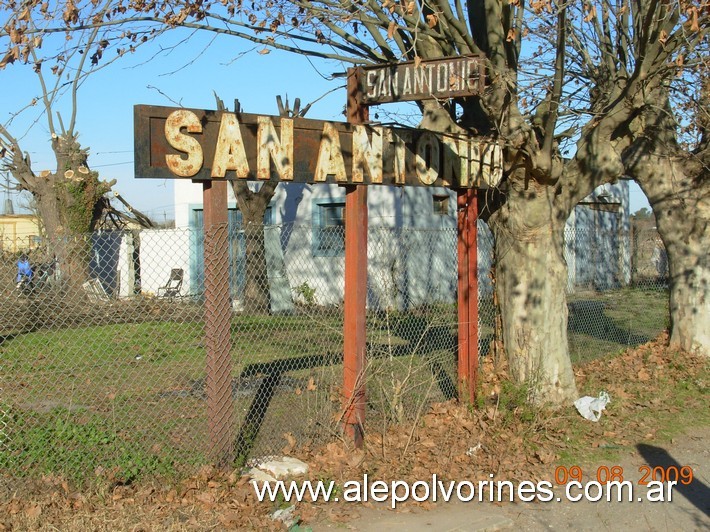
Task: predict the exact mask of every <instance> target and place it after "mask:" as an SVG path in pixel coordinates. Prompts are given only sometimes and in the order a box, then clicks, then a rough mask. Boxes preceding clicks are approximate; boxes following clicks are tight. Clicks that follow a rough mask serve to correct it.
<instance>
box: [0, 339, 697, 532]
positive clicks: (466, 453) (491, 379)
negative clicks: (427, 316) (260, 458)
mask: <svg viewBox="0 0 710 532" xmlns="http://www.w3.org/2000/svg"><path fill="white" fill-rule="evenodd" d="M667 342H668V338H667V336H665V335H664V336H661V337H659V338H658V339H656V340H655V341H653V342H649V343H648V344H645V345H643V346H640V347H639V348H637V349H631V350H628V351H626V352H624V353H622V354H620V355H618V356H614V357H607V358H603V359H599V360H595V361H593V362H590V363H588V364H585V365H582V366H578V367H576V368H575V374H576V376H577V382H578V386H579V389H580V392H581V393H582V394H583V395H593V396H594V395H597V394H598V393H599V391H601V390H605V391H607V392H609V394H610V395H611V398H612V402H611V403H610V404H609V405H608V407H607V410H605V412H604V415H603V416H602V418H601V421H600V422H599V423H590V422H588V421H586V420H584V419H583V418H582V417H581V416H579V415H578V414H577V412H576V411H575V410H574V407H572V406H571V405H570V407H569V408H568V409H566V410H563V411H554V412H553V411H535V412H532V414H533V415H531V410H530V407H526V406H525V405H524V404H519V403H516V402H506V401H504V400H503V399H504V398H502V396H501V394H505V384H504V382H505V379H506V368H505V364H499V365H494V364H493V362H492V361H491V360H490V359H486V360H485V361H484V362H483V363H482V365H481V368H480V372H479V375H480V376H481V377H480V382H479V396H480V398H481V401H480V403H481V404H479V405H477V407H476V408H473V409H472V408H469V407H468V406H466V405H459V404H457V403H456V402H453V401H452V402H445V403H438V404H434V405H432V406H431V408H430V409H429V411H428V412H427V413H426V414H425V415H424V416H422V417H421V419H419V420H418V422H417V423H414V422H412V421H410V422H409V423H404V424H402V425H396V426H390V427H388V428H387V430H384V431H379V432H378V431H376V430H374V427H372V426H371V427H370V432H369V433H368V434H367V435H366V440H367V447H366V450H365V451H359V450H356V449H354V448H352V447H349V446H348V445H347V444H344V443H343V442H341V441H337V442H331V443H328V444H326V445H323V446H319V447H310V448H301V449H300V450H298V447H297V441H296V438H295V437H294V436H293V435H292V434H290V433H286V434H284V439H285V441H286V443H287V445H286V448H285V449H284V450H288V451H289V452H294V453H295V454H296V456H298V457H299V458H301V459H303V460H304V461H306V462H308V463H309V465H310V467H311V470H310V477H311V479H314V480H316V479H320V480H324V479H325V480H334V481H336V483H339V484H340V485H341V486H342V482H344V481H346V480H358V479H362V476H363V475H364V474H365V473H367V474H368V476H369V478H371V479H377V480H385V481H389V480H395V479H397V480H405V481H409V482H414V481H416V480H426V479H431V476H432V475H433V474H436V475H437V477H438V478H439V479H440V480H442V481H447V480H455V481H460V480H472V481H481V480H484V481H487V480H491V476H490V475H493V479H494V480H510V481H513V482H515V481H521V480H531V481H537V480H543V479H545V480H552V476H553V475H554V469H555V464H556V463H558V460H559V457H560V455H561V454H562V453H563V452H566V451H569V447H571V446H577V447H578V448H580V447H582V446H583V447H584V448H605V447H619V446H621V447H623V446H632V445H634V444H636V443H638V442H639V441H644V440H653V439H654V438H656V437H657V434H658V429H659V427H658V423H657V422H656V421H655V420H656V417H657V415H658V413H660V412H666V413H669V414H670V415H673V414H674V412H677V411H679V410H680V409H681V408H699V409H701V408H703V406H704V407H705V408H707V399H706V397H707V393H702V392H703V390H707V379H708V377H707V375H708V373H707V372H708V360H707V359H704V358H702V357H695V356H693V355H691V354H687V353H682V352H678V351H675V350H673V349H669V348H667V347H666V345H667ZM680 382H684V383H688V386H695V387H696V388H698V389H699V390H700V392H701V393H695V394H690V395H689V397H688V398H684V400H685V403H683V404H680V405H679V404H678V398H674V397H673V396H672V393H673V390H674V389H676V388H674V385H675V384H677V383H680ZM310 388H311V387H310V386H308V387H307V388H306V390H307V391H310ZM693 401H696V402H697V404H693ZM703 402H704V403H705V404H704V405H703ZM1 481H2V479H0V482H1ZM1 487H2V486H0V488H1ZM6 491H7V490H6ZM8 493H11V496H10V497H8V498H7V500H6V502H0V515H2V516H3V517H2V518H0V531H2V530H12V529H28V528H29V529H33V528H42V527H44V528H47V527H49V528H51V527H56V528H59V529H86V528H94V529H96V528H98V529H100V528H101V526H103V525H106V524H107V523H111V524H114V525H116V524H117V523H120V525H118V527H119V528H122V529H145V530H153V529H166V528H172V529H177V530H184V529H202V528H217V529H232V530H235V529H280V528H282V524H281V523H279V522H274V521H273V520H272V519H271V518H270V517H269V514H270V513H271V512H272V511H273V510H274V508H273V505H271V504H269V503H259V502H258V501H257V500H256V497H255V495H254V492H253V489H252V487H251V486H250V485H249V482H248V479H247V478H246V477H242V476H241V475H240V472H238V471H233V472H228V473H225V472H222V471H219V470H217V469H215V468H212V467H203V468H201V469H200V470H199V471H197V472H196V473H195V474H194V475H193V476H192V477H190V478H187V479H185V480H183V481H182V482H180V483H178V484H173V485H170V484H168V485H162V484H150V485H148V484H141V485H135V486H115V487H114V488H112V489H111V490H110V491H109V492H107V493H93V494H90V495H89V494H82V493H79V492H77V491H74V490H73V489H72V488H71V486H69V484H68V483H67V482H66V481H64V480H62V479H60V478H57V477H54V476H48V477H45V478H43V479H40V480H38V481H34V482H33V483H30V482H28V483H27V484H26V485H23V486H13V487H12V491H11V492H9V491H8ZM412 504H415V503H412ZM403 509H404V510H405V511H406V505H403ZM318 514H322V515H324V516H325V517H327V518H328V519H330V520H331V521H336V522H348V521H351V520H353V519H355V518H356V517H357V515H356V514H357V509H356V508H355V507H353V506H352V505H343V504H333V503H329V504H327V505H325V504H322V503H321V504H299V505H298V508H297V515H298V516H299V517H300V518H301V519H303V520H304V521H305V522H306V523H307V522H310V521H311V520H312V519H314V518H315V517H316V516H317V515H318Z"/></svg>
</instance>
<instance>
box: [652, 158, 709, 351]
mask: <svg viewBox="0 0 710 532" xmlns="http://www.w3.org/2000/svg"><path fill="white" fill-rule="evenodd" d="M648 168H649V171H648V172H647V173H646V174H645V176H644V177H641V176H640V183H641V185H642V187H643V189H644V191H645V192H646V195H647V196H648V198H649V202H650V203H651V207H652V208H653V212H654V213H655V214H656V225H657V227H658V232H659V234H660V235H661V239H662V240H663V243H664V245H665V247H666V253H667V255H668V269H669V274H670V278H669V282H670V318H671V331H670V343H671V345H675V346H677V347H680V348H682V349H685V350H687V351H697V352H700V353H702V354H704V355H706V356H710V253H708V241H709V240H710V202H709V201H708V199H709V198H710V194H708V192H707V188H708V187H707V185H706V186H705V187H692V186H684V185H683V182H684V181H688V182H689V181H690V180H688V179H687V178H685V177H684V175H683V170H682V166H681V165H679V164H673V163H672V161H670V158H668V159H666V160H665V161H663V160H656V161H655V163H653V164H649V165H648ZM650 168H657V169H659V170H660V171H659V172H658V174H664V175H665V178H664V176H661V175H656V176H655V177H656V178H654V174H656V172H653V171H651V170H650ZM664 170H665V171H664ZM669 175H673V176H675V178H676V179H669V178H668V177H667V176H669ZM661 179H662V180H663V182H659V181H660V180H661ZM686 184H688V183H686Z"/></svg>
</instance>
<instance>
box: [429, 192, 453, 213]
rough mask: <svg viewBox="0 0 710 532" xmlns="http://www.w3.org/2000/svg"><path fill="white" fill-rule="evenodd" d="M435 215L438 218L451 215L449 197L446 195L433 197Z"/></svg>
mask: <svg viewBox="0 0 710 532" xmlns="http://www.w3.org/2000/svg"><path fill="white" fill-rule="evenodd" d="M431 199H432V202H433V207H434V214H435V215H438V216H448V215H449V196H448V195H446V194H443V195H440V194H434V195H433V196H432V197H431Z"/></svg>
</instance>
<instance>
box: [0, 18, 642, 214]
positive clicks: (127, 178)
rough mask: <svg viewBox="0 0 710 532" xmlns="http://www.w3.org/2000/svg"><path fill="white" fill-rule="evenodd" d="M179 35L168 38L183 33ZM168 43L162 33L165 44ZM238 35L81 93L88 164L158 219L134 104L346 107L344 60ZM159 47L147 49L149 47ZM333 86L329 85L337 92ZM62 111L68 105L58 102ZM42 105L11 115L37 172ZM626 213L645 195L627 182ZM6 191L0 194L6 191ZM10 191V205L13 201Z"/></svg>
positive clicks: (160, 204) (34, 91) (108, 76)
mask: <svg viewBox="0 0 710 532" xmlns="http://www.w3.org/2000/svg"><path fill="white" fill-rule="evenodd" d="M184 36H185V33H182V34H180V33H178V32H175V33H174V34H173V35H172V37H170V39H171V40H177V39H178V38H183V37H184ZM168 42H169V41H166V40H162V41H161V43H162V44H163V46H167V43H168ZM260 48H261V47H254V46H252V45H251V44H250V43H246V42H244V41H239V40H237V39H234V38H228V37H217V38H216V39H214V41H213V40H212V37H211V36H208V35H206V34H200V35H197V36H193V37H192V38H191V39H190V41H189V43H188V44H186V45H182V46H180V47H178V48H176V49H174V50H173V51H172V52H171V53H169V54H166V55H162V56H160V57H158V58H155V59H151V52H150V51H149V49H148V48H145V49H142V50H141V49H140V48H139V50H138V52H136V53H135V54H132V55H131V56H128V57H124V58H122V60H119V61H117V62H115V63H114V64H112V65H110V66H109V67H107V68H106V69H103V70H101V71H99V72H97V73H95V74H93V75H91V76H89V77H88V78H87V80H86V82H85V83H84V84H83V85H82V87H81V89H80V91H79V112H78V119H77V131H79V133H80V140H81V142H82V145H83V146H85V147H87V146H88V147H90V156H89V164H90V166H91V168H92V169H94V170H98V171H99V172H100V174H101V178H102V179H106V180H110V179H116V180H117V184H116V186H115V187H114V189H115V190H117V191H118V192H120V193H121V194H122V195H123V197H125V198H126V199H127V200H128V201H129V202H130V203H131V204H132V205H133V206H134V207H135V208H137V209H139V210H141V211H143V212H144V213H146V214H148V215H150V216H151V217H153V218H154V219H155V220H157V221H163V219H172V217H173V197H172V194H173V187H172V182H171V180H155V179H135V178H134V174H133V106H134V105H136V104H150V105H166V106H176V105H183V106H185V107H192V108H198V109H214V108H215V99H214V95H213V92H216V93H217V94H218V95H219V96H220V97H221V98H222V99H223V100H224V101H225V104H226V105H227V106H229V107H231V106H232V102H233V100H234V99H235V98H237V99H239V101H240V102H241V104H242V109H243V110H244V111H245V112H248V113H257V114H271V115H275V114H278V112H277V106H276V95H278V94H281V95H282V96H285V95H288V97H289V100H290V102H291V104H292V105H293V100H294V99H295V98H296V97H299V98H301V102H302V105H306V104H307V103H309V102H312V101H315V100H318V102H317V103H315V104H314V105H313V107H312V108H311V110H310V111H309V113H308V115H307V117H308V118H316V119H323V120H335V121H342V120H344V116H343V114H342V111H343V109H344V106H345V99H346V94H345V89H344V87H343V85H344V80H343V79H338V80H335V81H328V80H326V79H325V77H327V76H329V75H330V74H331V73H333V72H343V71H344V70H345V69H346V68H347V66H348V65H345V64H340V63H335V62H328V63H323V62H318V63H313V62H312V61H309V60H308V59H306V58H304V57H301V56H297V55H294V54H286V53H284V52H277V51H274V50H272V51H271V52H270V53H268V54H259V53H258V50H259V49H260ZM154 51H155V49H153V52H154ZM0 87H2V97H1V98H0V121H2V123H6V122H7V120H8V119H9V117H10V116H11V114H12V113H13V112H15V111H16V110H17V109H19V108H23V107H25V106H26V105H27V104H28V103H29V102H30V101H31V100H32V98H33V97H37V96H39V95H40V92H39V85H38V82H37V77H36V76H35V75H34V73H33V72H32V70H31V68H30V67H29V66H26V65H10V66H9V67H7V68H6V69H4V70H0ZM334 89H335V90H334ZM62 108H64V109H66V106H62ZM40 111H41V108H40V106H36V107H33V108H31V109H29V110H28V111H25V112H24V113H23V114H22V115H20V116H19V117H18V118H16V119H15V121H14V122H13V124H12V126H11V133H12V134H13V135H15V136H16V137H18V139H19V140H20V144H21V146H22V147H23V150H25V151H27V152H29V153H30V155H31V157H32V161H33V168H34V170H35V171H37V172H38V171H40V170H43V169H51V170H53V169H54V165H53V160H54V159H53V154H52V152H51V149H50V147H49V142H48V138H49V133H48V129H47V126H46V120H45V119H44V118H43V117H40V118H39V119H38V116H40ZM631 190H632V192H631V212H635V211H636V210H638V209H639V208H641V207H647V206H648V202H647V200H646V198H645V196H643V193H642V192H641V191H640V189H638V187H637V186H636V185H635V184H633V183H632V187H631ZM3 198H4V194H3ZM18 203H19V202H18V201H17V197H16V196H15V208H16V209H17V208H18V206H19V205H18Z"/></svg>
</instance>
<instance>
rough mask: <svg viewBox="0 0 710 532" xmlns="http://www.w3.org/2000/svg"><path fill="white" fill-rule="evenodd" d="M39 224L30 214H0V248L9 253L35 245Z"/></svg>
mask: <svg viewBox="0 0 710 532" xmlns="http://www.w3.org/2000/svg"><path fill="white" fill-rule="evenodd" d="M38 240H39V224H38V223H37V218H36V217H35V216H34V215H32V214H7V215H2V216H0V249H2V250H3V251H6V252H9V253H16V252H19V251H28V250H30V249H33V248H35V247H37V244H38Z"/></svg>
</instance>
